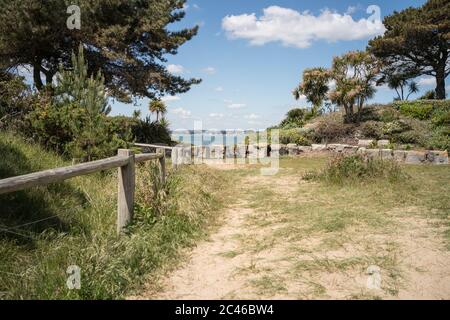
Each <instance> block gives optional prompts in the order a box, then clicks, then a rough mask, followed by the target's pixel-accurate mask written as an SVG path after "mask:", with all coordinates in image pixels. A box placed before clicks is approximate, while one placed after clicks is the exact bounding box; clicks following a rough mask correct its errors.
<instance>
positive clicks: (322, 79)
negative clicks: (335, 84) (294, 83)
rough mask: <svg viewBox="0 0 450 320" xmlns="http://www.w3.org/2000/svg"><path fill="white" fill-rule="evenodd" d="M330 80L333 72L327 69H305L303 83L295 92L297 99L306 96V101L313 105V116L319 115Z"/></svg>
mask: <svg viewBox="0 0 450 320" xmlns="http://www.w3.org/2000/svg"><path fill="white" fill-rule="evenodd" d="M330 79H331V72H330V71H329V70H327V69H326V68H310V69H305V70H304V71H303V82H301V83H300V85H299V86H298V87H297V88H295V89H294V91H293V94H294V97H295V99H296V100H299V99H300V97H301V95H304V96H305V97H306V100H307V101H308V102H310V103H311V104H312V105H313V108H312V110H311V111H312V114H313V115H315V114H317V113H319V112H320V109H321V108H322V104H323V102H324V100H325V99H326V94H327V92H328V90H329V86H328V84H329V82H330Z"/></svg>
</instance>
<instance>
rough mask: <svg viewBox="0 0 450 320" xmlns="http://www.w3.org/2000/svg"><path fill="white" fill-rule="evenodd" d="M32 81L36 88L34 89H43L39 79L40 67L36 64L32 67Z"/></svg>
mask: <svg viewBox="0 0 450 320" xmlns="http://www.w3.org/2000/svg"><path fill="white" fill-rule="evenodd" d="M33 81H34V85H35V86H36V89H38V90H39V91H41V90H42V88H43V87H44V84H43V83H42V79H41V66H40V64H38V63H35V64H34V65H33Z"/></svg>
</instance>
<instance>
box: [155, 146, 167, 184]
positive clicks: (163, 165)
mask: <svg viewBox="0 0 450 320" xmlns="http://www.w3.org/2000/svg"><path fill="white" fill-rule="evenodd" d="M156 152H157V153H162V157H161V158H159V163H160V165H161V182H162V184H165V183H166V150H165V149H164V148H161V149H157V150H156Z"/></svg>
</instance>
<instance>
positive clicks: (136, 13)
mask: <svg viewBox="0 0 450 320" xmlns="http://www.w3.org/2000/svg"><path fill="white" fill-rule="evenodd" d="M184 3H185V0H145V1H143V0H46V1H41V0H0V8H1V10H0V70H11V69H14V68H17V67H19V66H24V65H27V66H31V67H32V68H33V79H34V84H35V86H36V88H37V89H38V90H42V89H43V88H44V87H45V85H51V83H52V80H53V77H54V76H55V74H56V73H57V71H58V69H59V66H60V65H62V66H63V67H64V68H65V69H69V68H70V67H71V54H72V52H77V50H78V46H79V44H80V43H81V44H82V45H83V47H84V51H85V57H86V59H87V61H88V64H89V74H97V72H98V71H101V72H102V74H103V76H104V78H105V85H106V87H107V89H108V94H109V95H111V96H113V97H115V98H117V99H119V100H121V101H130V99H131V97H132V96H140V97H149V98H151V99H153V98H155V97H158V96H161V95H166V94H168V95H175V94H177V93H182V92H186V91H188V90H189V88H190V87H191V85H192V84H197V83H199V82H200V80H198V79H188V80H186V79H183V78H181V77H179V76H175V75H172V74H170V73H169V72H168V71H167V69H166V68H165V66H164V63H165V62H166V59H165V55H166V54H176V53H177V50H178V48H179V47H180V46H181V45H182V44H184V43H185V42H186V41H189V40H190V39H192V37H193V36H195V35H196V34H197V31H198V27H194V28H191V29H182V30H179V31H171V30H168V28H167V26H168V25H169V24H171V23H174V22H177V21H180V20H181V19H182V18H183V17H184V15H185V12H184V11H183V10H182V9H183V5H184ZM70 5H78V6H79V7H80V9H81V28H80V29H79V30H78V29H73V30H69V28H67V19H68V18H69V17H70V14H68V13H67V9H68V7H69V6H70ZM41 74H43V75H44V77H43V78H44V79H45V82H44V80H43V79H42V77H41Z"/></svg>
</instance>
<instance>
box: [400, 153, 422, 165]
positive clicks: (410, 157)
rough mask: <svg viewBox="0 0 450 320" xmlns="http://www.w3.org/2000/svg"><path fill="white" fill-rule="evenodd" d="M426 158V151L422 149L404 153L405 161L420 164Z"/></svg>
mask: <svg viewBox="0 0 450 320" xmlns="http://www.w3.org/2000/svg"><path fill="white" fill-rule="evenodd" d="M425 160H426V153H425V152H422V151H408V152H407V153H406V158H405V163H407V164H421V163H423V162H425Z"/></svg>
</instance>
